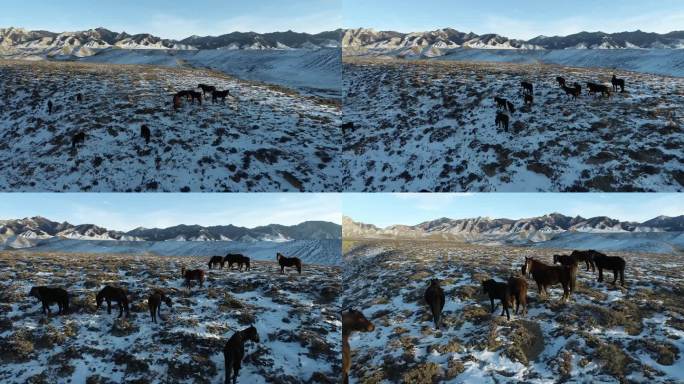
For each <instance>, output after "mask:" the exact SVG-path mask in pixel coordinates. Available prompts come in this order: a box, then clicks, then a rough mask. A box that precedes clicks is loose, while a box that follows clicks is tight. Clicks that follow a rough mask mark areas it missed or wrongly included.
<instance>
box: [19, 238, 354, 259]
mask: <svg viewBox="0 0 684 384" xmlns="http://www.w3.org/2000/svg"><path fill="white" fill-rule="evenodd" d="M33 245H34V247H33V248H31V249H30V251H31V252H51V253H60V254H61V253H76V254H78V253H88V254H90V253H92V254H102V253H104V254H128V255H148V254H149V255H157V256H204V257H211V256H224V255H226V254H227V253H241V254H244V255H246V256H249V257H250V258H252V259H253V260H265V261H275V260H276V253H277V252H280V253H282V254H284V255H287V256H290V257H294V256H296V257H299V258H300V259H302V261H303V262H304V263H307V264H309V263H313V264H324V265H340V264H342V255H341V249H342V248H341V247H342V245H341V240H294V241H287V242H272V241H259V242H252V243H245V242H237V241H108V240H100V241H98V240H70V239H56V238H53V239H49V240H47V241H39V242H37V243H35V244H33Z"/></svg>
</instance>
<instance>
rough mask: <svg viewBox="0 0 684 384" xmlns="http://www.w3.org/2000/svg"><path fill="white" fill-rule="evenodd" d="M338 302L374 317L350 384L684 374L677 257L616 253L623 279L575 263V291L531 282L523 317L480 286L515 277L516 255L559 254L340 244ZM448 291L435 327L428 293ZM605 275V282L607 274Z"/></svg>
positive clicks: (359, 338) (666, 379) (658, 379)
mask: <svg viewBox="0 0 684 384" xmlns="http://www.w3.org/2000/svg"><path fill="white" fill-rule="evenodd" d="M345 249H346V253H345V268H344V271H343V281H344V290H343V303H344V306H345V307H347V306H352V305H353V306H355V307H356V308H357V309H360V310H362V312H363V313H364V314H365V315H366V317H367V318H369V319H370V320H371V321H372V322H373V323H374V324H375V327H376V329H375V331H374V332H371V333H356V334H354V335H353V337H352V338H351V339H350V343H351V348H352V361H353V365H352V382H353V383H388V382H411V383H418V384H420V383H425V384H430V383H435V382H440V383H506V382H526V383H558V382H571V383H588V382H593V383H618V382H649V383H674V382H682V381H683V380H684V373H683V372H684V370H682V366H684V299H683V298H682V294H683V293H684V278H683V277H682V275H681V271H682V268H684V259H682V255H667V256H665V255H650V254H637V253H620V254H619V255H620V256H622V257H624V258H625V259H626V261H627V269H626V272H625V280H626V287H625V288H620V287H614V286H612V285H611V284H610V283H605V282H604V283H598V282H596V276H597V275H596V274H592V273H590V272H586V271H585V270H584V268H583V267H582V268H581V269H580V271H579V273H578V280H577V288H576V292H575V293H573V295H572V298H571V300H570V301H569V302H568V303H563V302H562V301H561V295H562V289H561V288H560V286H556V288H554V289H552V290H550V297H549V298H548V299H547V298H544V299H541V300H540V298H539V297H538V295H537V292H536V289H537V288H536V284H535V283H534V281H532V280H531V279H528V283H529V284H530V291H529V293H528V301H529V313H528V314H527V315H525V316H523V315H522V314H520V315H518V316H516V315H514V314H512V317H511V321H510V322H509V321H507V320H506V319H505V318H502V317H500V316H499V315H500V313H501V312H500V310H501V306H500V304H499V305H498V307H497V311H496V312H495V313H494V314H490V304H489V299H488V297H486V296H484V295H483V294H482V288H481V284H480V282H481V281H482V280H486V279H488V278H495V279H496V280H498V281H505V280H506V279H507V278H508V276H510V275H514V274H516V273H518V274H519V271H520V265H521V260H524V257H525V256H534V257H536V258H539V259H541V260H544V261H546V262H551V257H552V255H553V254H554V253H557V252H559V251H557V250H537V249H531V248H504V247H481V246H474V245H463V244H457V243H437V242H416V241H413V242H412V241H396V242H393V241H345ZM434 277H436V278H440V279H442V280H443V281H442V287H443V289H444V290H445V292H446V305H445V307H444V312H443V314H444V315H443V327H442V329H441V330H439V331H436V330H434V326H433V323H432V321H431V316H430V315H429V310H428V308H427V306H426V305H425V304H424V303H423V299H422V297H423V293H424V292H425V289H426V288H427V284H428V283H429V280H430V279H431V278H434ZM606 278H609V279H610V280H609V282H610V281H612V273H608V274H607V276H606Z"/></svg>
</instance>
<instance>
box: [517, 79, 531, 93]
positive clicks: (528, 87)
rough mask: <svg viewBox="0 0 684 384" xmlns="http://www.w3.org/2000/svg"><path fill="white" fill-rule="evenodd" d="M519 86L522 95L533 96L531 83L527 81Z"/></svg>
mask: <svg viewBox="0 0 684 384" xmlns="http://www.w3.org/2000/svg"><path fill="white" fill-rule="evenodd" d="M520 86H521V87H522V89H523V94H528V95H533V94H534V85H532V83H530V82H529V81H523V82H521V83H520Z"/></svg>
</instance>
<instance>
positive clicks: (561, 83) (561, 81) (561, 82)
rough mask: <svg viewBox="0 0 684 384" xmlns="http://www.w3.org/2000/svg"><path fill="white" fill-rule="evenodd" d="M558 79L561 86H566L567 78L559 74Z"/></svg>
mask: <svg viewBox="0 0 684 384" xmlns="http://www.w3.org/2000/svg"><path fill="white" fill-rule="evenodd" d="M556 81H557V82H558V85H559V86H560V87H561V88H563V87H565V79H564V78H562V77H560V76H558V77H556Z"/></svg>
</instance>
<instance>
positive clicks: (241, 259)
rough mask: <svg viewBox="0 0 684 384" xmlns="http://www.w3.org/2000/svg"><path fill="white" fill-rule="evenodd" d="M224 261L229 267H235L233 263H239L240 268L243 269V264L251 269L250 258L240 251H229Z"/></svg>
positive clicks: (247, 268)
mask: <svg viewBox="0 0 684 384" xmlns="http://www.w3.org/2000/svg"><path fill="white" fill-rule="evenodd" d="M223 262H224V263H228V268H229V269H233V264H237V266H238V269H239V270H240V271H242V266H243V265H245V266H246V268H245V269H246V270H249V269H251V267H250V258H249V257H247V256H244V255H241V254H239V253H229V254H227V255H226V256H225V257H224V258H223Z"/></svg>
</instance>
